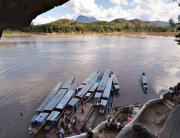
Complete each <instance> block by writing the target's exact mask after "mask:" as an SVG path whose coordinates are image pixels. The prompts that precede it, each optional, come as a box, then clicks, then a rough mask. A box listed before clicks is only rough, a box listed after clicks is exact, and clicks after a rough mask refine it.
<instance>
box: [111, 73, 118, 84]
mask: <svg viewBox="0 0 180 138" xmlns="http://www.w3.org/2000/svg"><path fill="white" fill-rule="evenodd" d="M111 78H112V81H113V84H114V85H117V84H118V80H117V77H116V75H115V74H111Z"/></svg>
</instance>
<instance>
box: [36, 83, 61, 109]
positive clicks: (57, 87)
mask: <svg viewBox="0 0 180 138" xmlns="http://www.w3.org/2000/svg"><path fill="white" fill-rule="evenodd" d="M60 87H61V83H60V82H59V83H58V84H57V85H56V86H55V87H54V89H53V90H52V91H51V92H50V93H49V94H48V96H47V97H46V98H45V99H44V101H43V102H42V104H41V105H40V106H39V107H38V109H37V110H36V111H37V112H42V111H43V109H44V107H45V106H46V105H47V104H48V103H49V102H50V101H51V100H52V98H53V97H54V96H55V95H56V94H57V92H58V90H59V89H60Z"/></svg>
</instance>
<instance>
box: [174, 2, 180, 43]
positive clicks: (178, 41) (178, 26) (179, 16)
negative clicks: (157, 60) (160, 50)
mask: <svg viewBox="0 0 180 138" xmlns="http://www.w3.org/2000/svg"><path fill="white" fill-rule="evenodd" d="M173 1H176V0H173ZM178 6H179V7H180V3H179V4H178ZM176 26H177V28H176V30H177V32H179V33H178V34H177V35H176V40H175V41H177V44H178V45H180V15H178V23H176Z"/></svg>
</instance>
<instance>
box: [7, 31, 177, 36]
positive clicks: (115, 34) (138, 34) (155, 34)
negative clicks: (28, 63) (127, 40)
mask: <svg viewBox="0 0 180 138" xmlns="http://www.w3.org/2000/svg"><path fill="white" fill-rule="evenodd" d="M175 35H176V33H175V32H114V33H25V32H6V31H5V32H4V33H3V37H26V36H44V37H51V36H52V37H62V36H129V37H148V36H160V37H174V36H175Z"/></svg>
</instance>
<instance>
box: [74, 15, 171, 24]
mask: <svg viewBox="0 0 180 138" xmlns="http://www.w3.org/2000/svg"><path fill="white" fill-rule="evenodd" d="M117 20H121V22H122V23H123V22H126V23H127V22H128V21H131V20H126V19H123V18H118V19H115V20H113V21H117ZM135 20H138V19H135ZM73 21H75V22H79V23H93V22H97V21H99V20H97V19H96V18H95V17H91V16H84V15H79V16H78V17H77V19H76V20H73ZM113 21H111V22H113ZM139 21H141V20H139ZM142 22H144V23H147V24H155V25H160V26H169V22H164V21H160V20H158V21H142ZM119 23H120V22H119Z"/></svg>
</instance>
